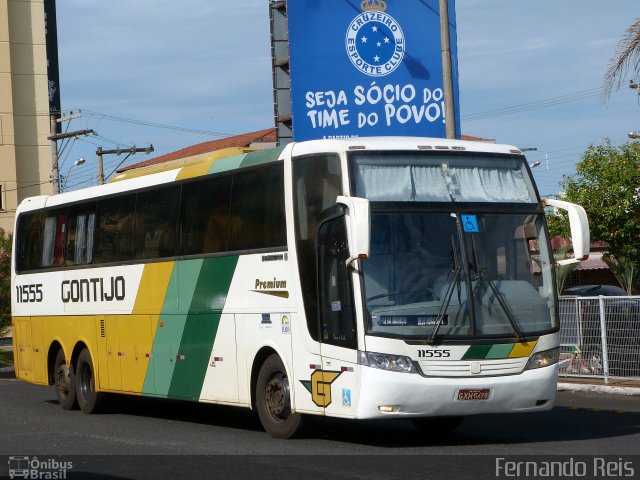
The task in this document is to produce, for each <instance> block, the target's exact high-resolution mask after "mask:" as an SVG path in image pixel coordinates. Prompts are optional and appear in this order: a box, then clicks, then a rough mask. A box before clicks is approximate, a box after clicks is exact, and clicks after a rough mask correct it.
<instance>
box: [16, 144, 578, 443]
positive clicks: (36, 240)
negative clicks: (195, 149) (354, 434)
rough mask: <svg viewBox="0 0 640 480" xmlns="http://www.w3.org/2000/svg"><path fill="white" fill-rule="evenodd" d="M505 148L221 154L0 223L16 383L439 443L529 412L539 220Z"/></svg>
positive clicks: (542, 293) (543, 389)
mask: <svg viewBox="0 0 640 480" xmlns="http://www.w3.org/2000/svg"><path fill="white" fill-rule="evenodd" d="M549 204H551V205H553V206H555V207H561V208H566V209H568V210H569V214H570V215H569V216H570V219H571V221H572V225H571V226H572V235H573V244H574V251H575V253H576V261H577V260H579V259H580V258H584V257H586V255H587V253H588V245H589V233H588V226H587V222H586V216H585V215H584V210H582V209H581V208H580V207H578V206H575V205H571V204H567V203H565V202H559V201H546V200H545V201H542V200H541V199H540V197H539V196H538V193H537V191H536V188H535V185H534V183H533V181H532V178H531V173H530V170H529V167H528V164H527V162H526V159H525V157H524V155H523V154H522V152H521V151H520V150H518V149H517V148H514V147H510V146H504V145H494V144H487V143H474V142H464V141H455V140H442V139H431V138H370V139H363V138H357V139H350V140H318V141H310V142H302V143H294V144H290V145H287V146H286V147H284V148H276V149H272V150H263V151H253V150H249V149H236V148H231V149H225V150H221V151H218V152H214V153H211V154H208V155H203V156H200V157H197V158H194V159H191V160H188V161H176V162H171V163H167V164H162V165H160V166H154V167H146V168H142V169H137V170H132V171H129V172H125V173H123V174H121V175H119V176H118V177H116V178H115V181H113V182H111V183H109V184H107V185H103V186H98V187H93V188H87V189H84V190H79V191H75V192H69V193H63V194H60V195H55V196H41V197H34V198H30V199H27V200H25V201H24V202H22V204H21V205H20V207H19V209H18V215H17V219H16V228H15V238H14V242H15V244H14V250H13V251H14V258H13V267H12V268H13V272H12V280H13V287H12V288H13V292H14V293H13V302H12V307H13V327H14V337H13V338H14V352H15V360H16V374H17V377H18V378H20V379H22V380H25V381H28V382H32V383H36V384H42V385H54V386H55V388H56V392H57V396H58V400H59V402H60V404H61V405H62V407H63V408H65V409H72V408H76V407H78V406H79V408H80V409H81V410H82V411H83V412H86V413H92V412H94V411H96V410H98V409H99V408H100V406H101V405H104V402H105V401H106V400H107V399H108V397H107V396H106V395H108V394H109V393H114V392H115V393H124V394H132V395H144V396H150V397H164V398H175V399H185V400H195V401H200V402H209V403H220V404H228V405H238V406H244V407H249V408H253V409H255V410H257V411H258V414H259V417H260V419H261V422H262V424H263V426H264V428H265V429H266V430H267V431H268V432H269V433H270V434H271V435H273V436H276V437H290V436H292V435H294V434H295V433H296V432H298V431H299V428H300V427H301V425H302V424H303V423H304V419H305V418H306V416H307V415H327V416H335V417H344V418H353V419H364V418H403V419H412V420H414V422H415V424H416V426H418V427H419V428H427V429H433V428H440V429H446V428H455V427H456V426H457V425H458V424H459V423H460V421H461V420H462V418H463V417H465V416H467V415H474V414H482V413H501V412H531V411H540V410H546V409H549V408H551V406H552V404H553V401H554V398H555V390H556V381H557V371H558V366H557V362H558V345H559V336H558V314H557V304H556V294H555V286H554V276H553V267H554V264H553V256H552V252H551V249H550V245H549V239H548V235H547V231H546V227H545V220H544V213H543V211H544V207H545V206H546V205H549Z"/></svg>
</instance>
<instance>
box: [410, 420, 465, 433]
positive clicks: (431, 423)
mask: <svg viewBox="0 0 640 480" xmlns="http://www.w3.org/2000/svg"><path fill="white" fill-rule="evenodd" d="M463 420H464V417H420V418H412V419H411V421H412V422H413V425H414V426H415V427H416V428H417V429H418V430H420V431H421V432H425V433H427V432H429V433H447V432H452V431H454V430H455V429H456V428H458V427H459V426H460V424H461V423H462V421H463Z"/></svg>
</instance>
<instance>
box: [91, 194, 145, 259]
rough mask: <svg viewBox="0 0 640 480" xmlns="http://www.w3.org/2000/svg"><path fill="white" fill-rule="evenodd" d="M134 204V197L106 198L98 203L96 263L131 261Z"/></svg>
mask: <svg viewBox="0 0 640 480" xmlns="http://www.w3.org/2000/svg"><path fill="white" fill-rule="evenodd" d="M135 204H136V197H135V195H123V196H121V197H112V198H106V199H104V200H100V201H99V202H98V228H97V231H96V249H95V253H94V259H95V262H96V263H109V262H121V261H127V260H131V256H132V253H133V219H134V213H135Z"/></svg>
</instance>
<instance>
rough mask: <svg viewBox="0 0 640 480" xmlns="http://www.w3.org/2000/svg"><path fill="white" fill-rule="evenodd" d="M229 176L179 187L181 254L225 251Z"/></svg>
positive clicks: (229, 186)
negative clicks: (180, 191) (180, 193)
mask: <svg viewBox="0 0 640 480" xmlns="http://www.w3.org/2000/svg"><path fill="white" fill-rule="evenodd" d="M231 180H232V177H231V176H230V175H229V176H224V177H220V178H211V179H208V180H204V181H200V182H191V183H187V184H185V185H184V186H183V188H182V214H181V218H182V235H181V237H182V238H181V240H182V254H183V255H197V254H201V253H216V252H224V251H225V250H227V246H228V242H227V226H228V222H229V197H230V196H231Z"/></svg>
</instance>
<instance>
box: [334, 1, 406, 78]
mask: <svg viewBox="0 0 640 480" xmlns="http://www.w3.org/2000/svg"><path fill="white" fill-rule="evenodd" d="M360 8H362V13H361V14H360V15H358V16H357V17H356V18H354V19H353V21H352V22H351V24H350V25H349V28H348V29H347V38H346V40H345V43H346V47H347V55H349V59H350V60H351V63H353V65H354V67H356V68H357V69H358V70H360V71H361V72H362V73H365V74H367V75H369V76H372V77H382V76H384V75H388V74H390V73H391V72H393V71H394V70H395V69H396V68H398V66H400V63H402V59H403V58H404V52H405V48H406V46H405V41H404V34H403V33H402V28H400V24H399V23H398V22H397V21H396V20H395V19H394V18H393V17H392V16H391V15H389V14H388V13H386V12H385V10H386V9H387V3H386V2H385V1H384V0H364V1H363V2H362V3H361V4H360Z"/></svg>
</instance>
